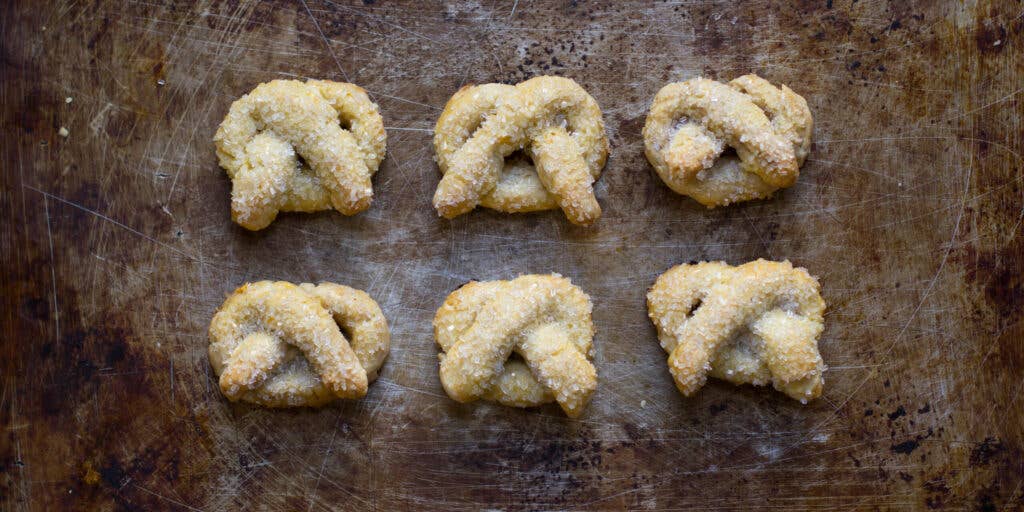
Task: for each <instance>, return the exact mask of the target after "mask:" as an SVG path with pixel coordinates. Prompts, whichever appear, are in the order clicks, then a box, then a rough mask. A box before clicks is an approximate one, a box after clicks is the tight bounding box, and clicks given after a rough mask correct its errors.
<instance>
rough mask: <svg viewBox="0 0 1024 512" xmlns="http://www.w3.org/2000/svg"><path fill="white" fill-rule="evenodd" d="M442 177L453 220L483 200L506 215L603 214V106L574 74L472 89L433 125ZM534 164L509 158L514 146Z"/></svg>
mask: <svg viewBox="0 0 1024 512" xmlns="http://www.w3.org/2000/svg"><path fill="white" fill-rule="evenodd" d="M434 149H435V152H436V154H435V159H436V160H437V166H438V167H439V168H440V169H441V172H442V173H443V174H444V176H443V177H442V178H441V182H440V183H439V184H438V185H437V191H436V192H435V193H434V208H436V209H437V211H438V213H439V214H441V215H442V216H443V217H445V218H448V219H451V218H454V217H457V216H459V215H462V214H463V213H466V212H468V211H470V210H472V209H473V208H475V207H476V206H477V204H481V205H483V206H484V207H486V208H491V209H494V210H498V211H502V212H509V213H512V212H529V211H537V210H550V209H554V208H561V209H562V210H563V211H564V212H565V216H566V217H568V219H569V221H570V222H572V223H574V224H581V225H587V224H591V223H593V222H594V221H596V220H597V218H598V217H600V216H601V206H600V205H598V203H597V198H595V197H594V188H593V183H594V180H596V179H597V177H598V176H600V174H601V168H602V167H604V163H605V160H606V159H607V157H608V138H607V137H606V136H605V133H604V120H603V119H602V118H601V108H600V107H599V106H598V105H597V102H596V101H594V98H592V97H591V96H590V95H589V94H587V91H585V90H584V89H583V88H582V87H580V86H579V84H577V83H576V82H574V81H572V80H570V79H568V78H560V77H554V76H539V77H536V78H531V79H530V80H527V81H525V82H521V83H519V84H518V85H516V86H511V85H502V84H485V85H478V86H466V87H463V88H462V89H460V90H459V91H458V92H456V93H455V95H453V96H452V98H451V99H450V100H448V104H447V105H445V108H444V112H442V113H441V117H440V118H439V119H438V120H437V126H436V127H435V128H434ZM519 150H524V153H525V155H526V156H527V157H529V159H530V160H531V161H532V165H531V163H530V162H529V161H525V159H524V158H511V159H508V160H506V158H508V157H509V156H510V155H512V154H513V153H515V152H516V151H519Z"/></svg>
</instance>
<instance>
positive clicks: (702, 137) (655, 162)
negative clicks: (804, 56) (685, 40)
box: [643, 75, 813, 208]
mask: <svg viewBox="0 0 1024 512" xmlns="http://www.w3.org/2000/svg"><path fill="white" fill-rule="evenodd" d="M812 131H813V119H812V118H811V111H810V109H809V108H808V107H807V101H806V100H804V98H803V97H801V96H800V95H798V94H796V93H794V92H793V91H792V90H790V89H789V88H788V87H786V86H785V85H783V86H781V88H777V87H775V86H773V85H772V84H770V83H769V82H768V81H766V80H764V79H762V78H760V77H758V76H757V75H745V76H741V77H739V78H737V79H735V80H733V81H731V82H729V83H728V84H724V83H721V82H716V81H714V80H708V79H705V78H694V79H692V80H687V81H685V82H677V83H672V84H668V85H666V86H665V87H663V88H662V89H661V90H660V91H658V94H657V95H656V96H655V98H654V102H653V103H652V105H651V110H650V113H649V114H648V116H647V121H646V123H645V124H644V130H643V135H644V147H645V152H646V155H647V159H648V160H649V161H650V162H651V165H652V166H654V170H655V171H656V172H657V173H658V176H660V177H661V179H662V181H664V182H665V184H666V185H668V186H669V187H670V188H671V189H672V190H674V191H675V192H677V193H679V194H683V195H686V196H690V197H692V198H693V199H695V200H697V201H698V202H700V203H701V204H703V205H704V206H707V207H709V208H713V207H715V206H723V205H728V204H732V203H737V202H740V201H747V200H751V199H761V198H766V197H769V196H771V195H772V193H773V192H775V191H776V190H778V189H780V188H785V187H790V186H792V185H793V184H794V183H795V182H796V179H797V177H798V176H799V174H800V166H801V165H803V162H804V159H805V158H806V157H807V153H808V152H809V151H810V148H811V132H812ZM729 148H732V149H733V150H734V151H735V154H724V153H725V151H726V149H729Z"/></svg>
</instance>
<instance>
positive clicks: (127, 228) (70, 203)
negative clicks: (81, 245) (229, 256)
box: [22, 185, 196, 261]
mask: <svg viewBox="0 0 1024 512" xmlns="http://www.w3.org/2000/svg"><path fill="white" fill-rule="evenodd" d="M22 187H25V188H27V189H29V190H31V191H33V192H37V193H39V194H42V195H43V196H44V197H48V198H50V199H53V200H55V201H60V202H61V203H64V204H66V205H68V206H73V207H75V208H77V209H79V210H82V211H83V212H86V213H90V214H92V215H95V216H96V217H99V218H100V219H103V220H105V221H107V222H109V223H111V224H113V225H115V226H117V227H119V228H121V229H124V230H125V231H128V232H129V233H132V234H134V235H136V236H139V237H141V238H144V239H146V240H148V241H150V242H153V243H154V244H156V245H159V246H160V247H163V248H164V249H167V250H169V251H171V252H174V253H176V254H179V255H181V256H184V257H186V258H188V259H190V260H193V261H194V260H195V259H196V258H195V257H194V256H192V255H190V254H188V253H186V252H184V251H182V250H180V249H178V248H176V247H173V246H170V245H168V244H165V243H163V242H161V241H159V240H157V239H155V238H153V237H151V236H149V235H147V234H145V233H143V232H142V231H139V230H137V229H135V228H133V227H131V226H129V225H127V224H125V223H123V222H120V221H118V220H115V219H112V218H110V217H107V216H106V215H103V214H102V213H100V212H98V211H96V210H92V209H89V208H86V207H84V206H82V205H80V204H78V203H75V202H73V201H68V200H67V199H64V198H63V197H60V196H56V195H53V194H51V193H49V192H46V191H43V190H40V189H38V188H35V187H33V186H32V185H22Z"/></svg>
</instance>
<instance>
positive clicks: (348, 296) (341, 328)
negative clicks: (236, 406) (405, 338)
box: [209, 281, 391, 407]
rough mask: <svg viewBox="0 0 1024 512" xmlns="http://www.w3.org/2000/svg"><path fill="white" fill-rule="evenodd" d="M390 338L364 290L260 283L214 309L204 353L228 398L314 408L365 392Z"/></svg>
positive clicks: (235, 294) (375, 373) (242, 288)
mask: <svg viewBox="0 0 1024 512" xmlns="http://www.w3.org/2000/svg"><path fill="white" fill-rule="evenodd" d="M349 337H351V338H349ZM390 340H391V338H390V334H389V331H388V326H387V321H386V320H385V319H384V314H383V313H382V312H381V310H380V307H379V306H378V305H377V303H376V302H374V300H373V299H372V298H370V296H369V295H367V294H366V293H365V292H362V291H359V290H356V289H353V288H349V287H347V286H342V285H337V284H333V283H322V284H320V285H313V284H310V283H303V284H301V285H298V286H296V285H294V284H292V283H287V282H283V281H277V282H272V281H260V282H256V283H251V284H246V285H244V286H241V287H240V288H238V289H237V290H235V292H234V293H233V294H232V295H231V296H230V297H228V298H227V300H225V301H224V304H222V305H221V307H220V309H218V310H217V313H216V314H214V316H213V320H212V321H211V322H210V347H209V356H210V363H211V365H212V366H213V370H214V373H216V374H217V376H218V377H219V383H220V389H221V392H223V393H224V395H225V396H226V397H228V398H229V399H231V400H232V401H237V400H241V401H245V402H250V403H255V404H259V405H264V406H267V407H296V406H320V405H323V404H326V403H328V402H330V401H333V400H335V399H337V398H359V397H362V396H364V395H366V390H367V385H368V383H369V382H372V381H373V380H374V379H376V377H377V371H378V370H379V369H380V366H381V365H382V364H383V362H384V359H385V358H386V357H387V355H388V351H389V348H390Z"/></svg>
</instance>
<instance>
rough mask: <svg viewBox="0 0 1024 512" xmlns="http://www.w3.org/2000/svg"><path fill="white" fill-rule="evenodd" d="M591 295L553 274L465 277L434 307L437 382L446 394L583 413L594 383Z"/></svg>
mask: <svg viewBox="0 0 1024 512" xmlns="http://www.w3.org/2000/svg"><path fill="white" fill-rule="evenodd" d="M591 309H592V306H591V304H590V297H588V296H587V294H585V293H583V291H582V290H580V289H579V288H577V287H576V286H574V285H573V284H572V283H571V282H570V281H569V280H568V279H566V278H563V277H560V276H557V275H525V276H521V277H518V278H516V279H513V280H511V281H487V282H477V281H471V282H469V283H468V284H466V285H465V286H463V287H462V288H459V289H458V290H455V291H454V292H452V294H451V295H449V296H448V298H447V299H446V300H445V301H444V304H443V305H442V306H441V308H440V309H438V310H437V315H436V316H435V317H434V338H435V339H436V340H437V344H438V345H439V346H440V347H441V350H442V351H444V353H443V354H441V355H440V359H441V384H442V385H443V386H444V389H445V391H446V392H447V393H448V396H450V397H451V398H452V399H454V400H457V401H459V402H471V401H473V400H477V399H480V398H483V399H485V400H492V401H495V402H498V403H501V404H503V405H510V406H514V407H533V406H537V405H541V404H545V403H549V402H552V401H556V402H558V404H559V405H560V406H561V407H562V410H564V411H565V413H566V414H567V415H569V416H570V417H573V418H575V417H577V416H579V415H580V414H582V412H583V409H584V407H586V405H587V402H589V400H590V396H591V394H593V392H594V390H595V389H596V388H597V370H596V369H595V368H594V365H593V364H591V362H590V360H589V357H590V355H591V351H592V345H591V342H592V340H593V338H594V324H593V322H592V321H591V318H590V312H591Z"/></svg>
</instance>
